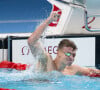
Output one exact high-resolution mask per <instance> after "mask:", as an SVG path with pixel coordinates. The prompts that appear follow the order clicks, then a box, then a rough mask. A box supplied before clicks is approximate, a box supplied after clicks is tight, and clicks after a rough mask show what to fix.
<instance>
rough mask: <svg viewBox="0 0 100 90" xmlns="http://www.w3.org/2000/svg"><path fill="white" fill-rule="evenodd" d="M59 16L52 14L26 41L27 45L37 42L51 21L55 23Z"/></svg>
mask: <svg viewBox="0 0 100 90" xmlns="http://www.w3.org/2000/svg"><path fill="white" fill-rule="evenodd" d="M58 16H59V15H58V14H57V13H55V12H52V13H51V14H50V16H49V17H48V18H47V19H46V20H45V21H44V22H43V23H42V24H41V25H40V26H39V27H38V28H37V29H36V30H35V31H34V32H33V33H32V35H31V36H30V37H29V39H28V43H29V45H34V43H36V42H37V40H38V39H39V38H40V36H41V35H42V33H43V32H44V31H45V29H46V27H47V26H48V25H49V24H50V23H51V22H53V21H56V20H57V19H58V18H59V17H58Z"/></svg>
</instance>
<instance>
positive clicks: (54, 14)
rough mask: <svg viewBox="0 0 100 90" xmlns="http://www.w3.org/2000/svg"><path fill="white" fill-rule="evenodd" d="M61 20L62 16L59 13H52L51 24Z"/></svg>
mask: <svg viewBox="0 0 100 90" xmlns="http://www.w3.org/2000/svg"><path fill="white" fill-rule="evenodd" d="M59 18H60V15H59V14H58V11H53V12H51V14H50V16H49V18H48V19H49V23H51V22H53V21H57V20H58V19H59Z"/></svg>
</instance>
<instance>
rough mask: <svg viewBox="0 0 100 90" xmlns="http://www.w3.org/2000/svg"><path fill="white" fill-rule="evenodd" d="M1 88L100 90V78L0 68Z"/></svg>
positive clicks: (17, 89) (23, 89)
mask: <svg viewBox="0 0 100 90" xmlns="http://www.w3.org/2000/svg"><path fill="white" fill-rule="evenodd" d="M0 88H9V89H16V90H100V78H96V77H87V76H76V75H74V76H69V75H66V76H64V75H62V74H60V73H59V72H56V71H54V72H51V73H45V74H43V73H38V72H37V73H36V72H35V73H33V72H30V71H17V70H12V69H0Z"/></svg>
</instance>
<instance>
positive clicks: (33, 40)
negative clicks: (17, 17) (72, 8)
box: [28, 13, 59, 70]
mask: <svg viewBox="0 0 100 90" xmlns="http://www.w3.org/2000/svg"><path fill="white" fill-rule="evenodd" d="M58 18H59V17H58V14H57V13H51V15H50V16H49V17H48V18H47V19H46V20H45V21H44V22H43V23H42V24H41V25H40V26H39V27H38V28H37V29H36V30H35V31H34V32H33V33H32V35H31V36H30V37H29V38H28V44H29V47H30V49H31V52H32V54H33V56H34V57H35V59H36V60H39V66H40V68H42V69H43V70H45V67H46V65H47V60H48V55H47V53H46V52H45V50H44V48H43V47H42V46H41V43H40V42H39V41H38V40H39V38H40V37H41V35H42V33H43V32H44V31H45V29H46V28H47V26H48V25H49V24H50V23H51V22H52V21H56V20H57V19H58Z"/></svg>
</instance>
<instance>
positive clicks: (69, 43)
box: [58, 39, 77, 50]
mask: <svg viewBox="0 0 100 90" xmlns="http://www.w3.org/2000/svg"><path fill="white" fill-rule="evenodd" d="M63 47H72V48H73V50H76V49H77V46H76V45H75V43H74V42H73V41H71V40H68V39H63V40H62V41H60V43H59V44H58V50H59V49H62V48H63Z"/></svg>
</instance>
